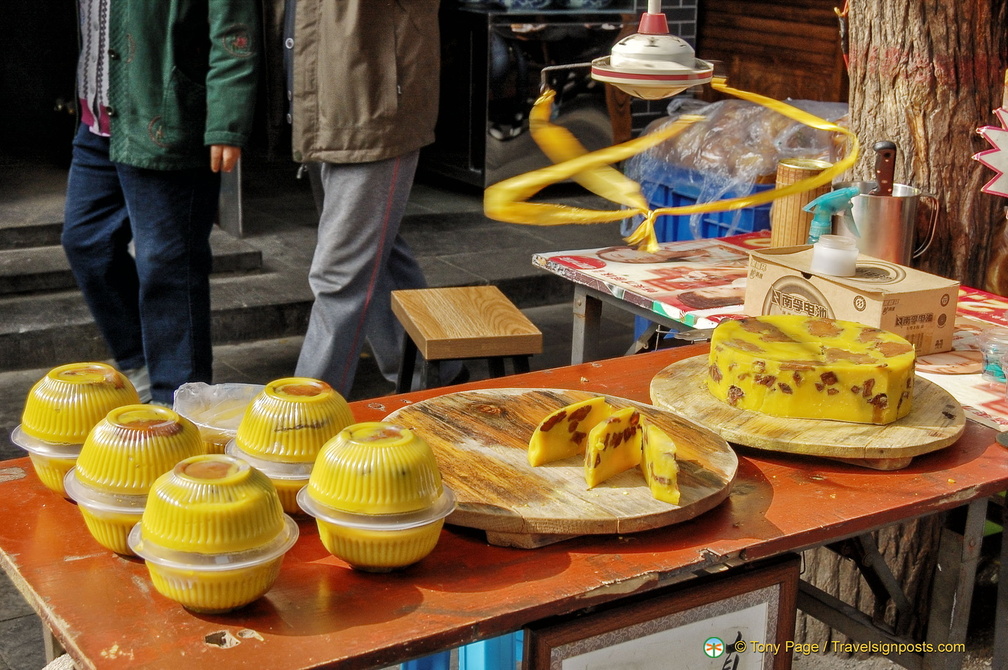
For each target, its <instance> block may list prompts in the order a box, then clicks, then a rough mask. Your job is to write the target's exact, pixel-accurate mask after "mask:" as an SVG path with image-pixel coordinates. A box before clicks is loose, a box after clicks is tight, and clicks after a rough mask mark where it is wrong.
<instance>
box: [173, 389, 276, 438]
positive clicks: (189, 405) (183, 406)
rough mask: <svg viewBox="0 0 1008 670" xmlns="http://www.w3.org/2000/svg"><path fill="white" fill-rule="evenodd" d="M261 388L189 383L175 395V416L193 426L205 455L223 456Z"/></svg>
mask: <svg viewBox="0 0 1008 670" xmlns="http://www.w3.org/2000/svg"><path fill="white" fill-rule="evenodd" d="M263 388H264V387H263V385H262V384H205V383H203V382H190V383H188V384H183V385H182V386H180V387H179V388H178V389H177V390H176V391H175V404H174V406H173V407H172V409H174V410H175V411H176V412H178V413H179V414H181V415H182V416H184V417H185V418H187V419H189V420H190V421H192V422H193V423H194V424H196V427H197V428H199V432H200V436H201V437H202V438H203V441H204V442H205V443H206V445H207V453H208V454H223V453H224V450H225V448H226V447H227V444H228V442H230V441H231V440H233V439H234V438H235V435H237V434H238V425H239V424H240V423H241V420H242V417H243V416H244V415H245V410H247V409H248V406H249V405H250V404H251V403H252V401H253V400H254V399H255V397H256V396H257V395H258V394H259V393H261V392H262V390H263Z"/></svg>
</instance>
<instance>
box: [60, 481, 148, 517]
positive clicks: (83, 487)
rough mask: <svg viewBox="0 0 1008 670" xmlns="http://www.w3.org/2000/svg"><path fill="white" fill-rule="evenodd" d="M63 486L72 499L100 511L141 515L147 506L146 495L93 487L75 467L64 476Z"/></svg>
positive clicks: (90, 508)
mask: <svg viewBox="0 0 1008 670" xmlns="http://www.w3.org/2000/svg"><path fill="white" fill-rule="evenodd" d="M63 488H64V489H65V490H66V493H67V495H68V496H70V499H71V500H73V501H74V502H76V503H78V504H79V505H81V506H83V507H86V508H87V509H89V510H94V511H98V512H111V513H119V514H136V515H137V516H138V517H139V516H140V515H141V514H143V511H144V507H146V506H147V496H146V495H125V494H115V493H106V492H102V491H98V490H96V489H93V488H91V487H90V486H88V485H87V484H85V483H83V482H82V481H81V480H80V479H78V478H77V470H76V469H73V468H71V469H70V470H68V471H67V473H66V475H65V476H64V477H63ZM137 520H138V521H139V519H137Z"/></svg>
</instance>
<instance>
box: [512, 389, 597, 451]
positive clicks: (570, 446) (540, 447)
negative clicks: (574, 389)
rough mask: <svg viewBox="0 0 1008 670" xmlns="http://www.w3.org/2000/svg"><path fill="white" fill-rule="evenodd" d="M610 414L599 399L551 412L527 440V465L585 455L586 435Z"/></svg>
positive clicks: (583, 401)
mask: <svg viewBox="0 0 1008 670" xmlns="http://www.w3.org/2000/svg"><path fill="white" fill-rule="evenodd" d="M610 414H612V406H610V405H609V403H607V402H606V399H605V398H604V397H602V396H598V397H596V398H589V399H588V400H582V401H581V402H576V403H573V404H571V405H567V406H566V407H561V408H560V409H558V410H557V411H555V412H553V413H552V414H550V415H549V416H547V417H546V418H545V419H543V420H542V422H541V423H540V424H539V426H538V427H537V428H536V429H535V431H534V432H533V433H532V439H530V440H529V450H528V460H529V465H531V466H533V467H535V466H538V465H545V464H546V463H552V462H553V461H559V460H562V459H564V458H569V457H571V456H577V455H578V454H581V453H584V449H585V440H586V439H587V437H588V432H589V431H590V430H591V429H592V428H594V427H595V425H596V424H598V423H599V422H600V421H602V420H603V419H605V418H607V417H608V416H609V415H610Z"/></svg>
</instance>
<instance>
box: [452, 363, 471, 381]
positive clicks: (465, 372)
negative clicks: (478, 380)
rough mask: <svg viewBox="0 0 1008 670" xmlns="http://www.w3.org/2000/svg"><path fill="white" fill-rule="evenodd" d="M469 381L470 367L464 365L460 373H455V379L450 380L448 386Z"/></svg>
mask: <svg viewBox="0 0 1008 670" xmlns="http://www.w3.org/2000/svg"><path fill="white" fill-rule="evenodd" d="M467 381H469V368H467V367H466V366H465V365H463V366H462V369H461V370H459V373H458V374H457V375H455V378H454V379H452V380H451V381H450V382H448V384H447V386H457V385H459V384H465V383H466V382H467Z"/></svg>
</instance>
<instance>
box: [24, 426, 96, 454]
mask: <svg viewBox="0 0 1008 670" xmlns="http://www.w3.org/2000/svg"><path fill="white" fill-rule="evenodd" d="M10 437H11V442H13V443H14V444H15V445H16V446H18V447H21V448H22V449H24V450H25V451H27V452H28V453H29V454H34V455H36V456H45V457H47V458H76V457H78V456H80V451H81V447H82V446H84V445H83V443H81V444H64V443H62V442H47V441H46V440H40V439H39V438H37V437H32V436H31V435H29V434H28V433H26V432H24V430H22V429H21V424H18V425H17V426H16V427H15V428H14V430H12V431H11V436H10Z"/></svg>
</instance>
